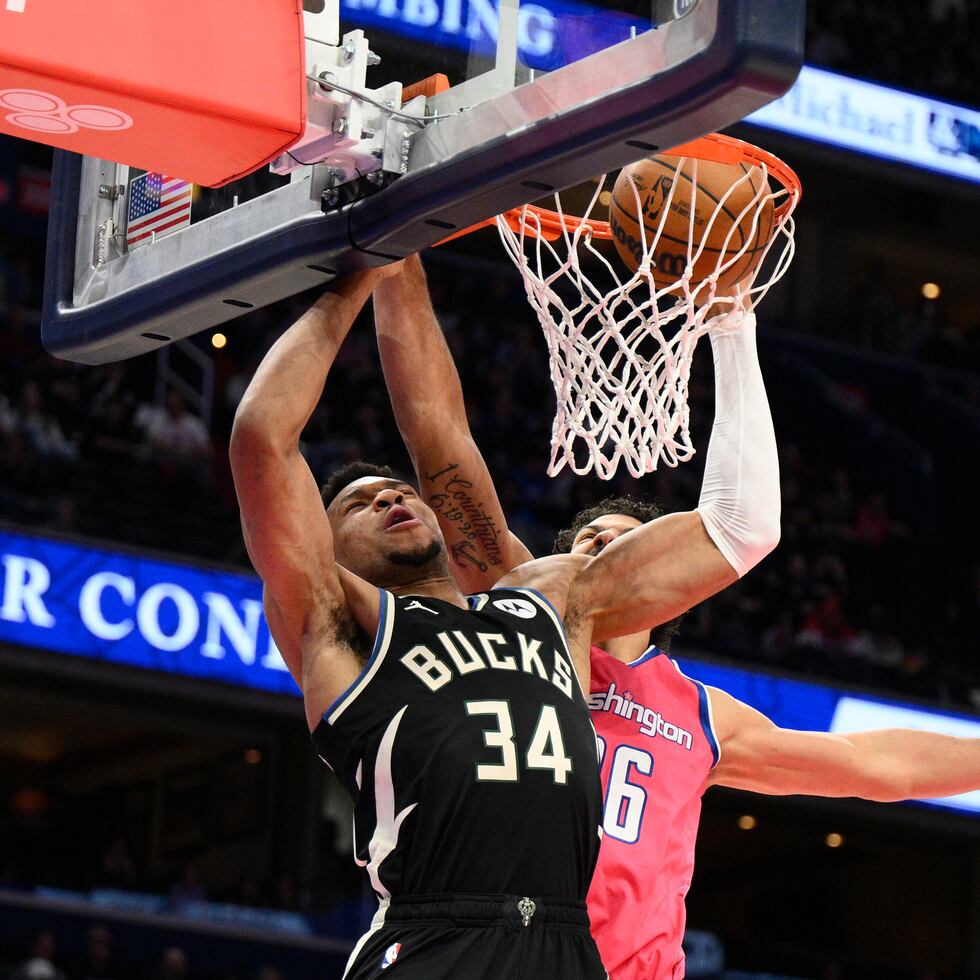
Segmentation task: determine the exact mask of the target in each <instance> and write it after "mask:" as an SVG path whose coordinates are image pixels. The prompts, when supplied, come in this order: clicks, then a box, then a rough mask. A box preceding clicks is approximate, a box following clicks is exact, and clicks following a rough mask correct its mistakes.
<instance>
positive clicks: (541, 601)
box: [506, 588, 589, 701]
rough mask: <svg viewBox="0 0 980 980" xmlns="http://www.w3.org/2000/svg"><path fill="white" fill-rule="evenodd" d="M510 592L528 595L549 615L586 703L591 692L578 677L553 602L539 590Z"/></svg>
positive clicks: (515, 590) (563, 629)
mask: <svg viewBox="0 0 980 980" xmlns="http://www.w3.org/2000/svg"><path fill="white" fill-rule="evenodd" d="M506 591H508V592H519V593H520V594H521V595H526V596H527V597H528V598H529V599H531V601H532V602H534V603H535V604H536V605H538V606H539V607H540V608H541V609H543V610H544V611H545V613H547V615H548V617H549V618H550V619H551V621H552V623H553V624H554V626H555V629H556V630H557V631H558V636H559V638H560V639H561V646H562V652H563V653H564V654H565V656H566V657H568V665H569V667H571V668H572V673H573V674H574V675H575V681H576V683H577V685H578V689H579V690H580V691H581V692H582V697H584V698H585V700H586V701H588V699H589V692H588V691H586V690H585V688H584V687H582V680H581V678H580V677H579V676H578V671H577V670H576V669H575V661H574V659H573V658H572V651H571V649H570V648H569V646H568V634H567V633H566V632H565V624H564V622H563V621H562V618H561V616H559V615H558V610H557V609H555V607H554V606H553V605H552V604H551V600H550V599H549V598H548V597H547V596H546V595H545V594H544V593H543V592H538V590H537V589H527V588H522V589H507V590H506Z"/></svg>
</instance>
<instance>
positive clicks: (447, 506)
mask: <svg viewBox="0 0 980 980" xmlns="http://www.w3.org/2000/svg"><path fill="white" fill-rule="evenodd" d="M425 479H426V480H427V481H428V482H429V483H430V484H432V490H431V491H430V494H429V506H430V507H431V508H432V509H433V510H434V511H435V512H436V513H437V514H438V515H440V516H441V517H443V518H444V519H445V520H447V521H449V522H450V523H451V524H452V525H453V526H454V527H455V528H456V530H457V531H458V532H459V534H460V535H461V538H462V539H461V540H459V541H457V542H456V543H455V544H451V545H450V549H449V550H450V553H451V554H452V557H453V561H454V562H455V563H456V564H457V565H466V564H467V563H469V564H471V565H474V566H476V567H477V568H478V569H479V570H480V571H481V572H485V571H487V569H488V567H489V566H490V565H500V564H501V563H502V562H503V557H502V555H501V550H502V549H501V543H500V528H499V527H498V526H497V524H496V522H495V521H494V519H493V518H492V517H490V515H489V514H487V512H486V510H485V508H484V507H483V505H482V504H481V503H480V502H479V501H478V500H475V499H474V498H473V496H472V495H471V493H470V491H471V490H472V489H473V484H472V482H471V481H470V480H467V479H465V477H464V476H463V475H462V474H461V473H460V472H459V463H450V464H449V465H448V466H447V467H446V468H445V469H442V470H439V472H438V473H426V475H425Z"/></svg>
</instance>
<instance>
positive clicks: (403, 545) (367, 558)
mask: <svg viewBox="0 0 980 980" xmlns="http://www.w3.org/2000/svg"><path fill="white" fill-rule="evenodd" d="M327 517H328V518H329V519H330V527H331V530H332V531H333V537H334V555H335V556H336V559H337V561H338V562H339V563H340V564H341V565H343V566H344V567H345V568H347V569H350V571H352V572H354V573H355V574H357V575H360V576H361V577H362V578H364V579H366V580H367V581H368V582H371V583H372V584H374V585H387V584H397V582H398V581H400V580H401V579H403V578H411V577H412V576H413V573H415V572H418V571H426V570H429V569H430V567H431V566H433V565H435V564H438V563H440V562H442V561H444V559H445V550H446V549H445V544H444V542H443V539H442V533H441V532H440V530H439V522H438V520H437V518H436V515H435V514H434V513H433V512H432V511H431V510H430V509H429V508H428V507H427V506H426V505H425V504H424V503H423V502H422V500H421V498H420V497H419V495H418V494H417V493H416V491H415V489H414V488H413V487H411V486H409V485H408V484H407V483H402V482H401V481H400V480H391V479H386V478H384V477H362V478H361V479H360V480H355V481H354V482H353V483H350V484H348V485H347V486H346V487H344V489H343V490H341V491H340V493H339V494H337V496H336V497H335V498H334V499H333V501H331V503H330V506H329V507H328V508H327Z"/></svg>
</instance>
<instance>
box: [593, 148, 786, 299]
mask: <svg viewBox="0 0 980 980" xmlns="http://www.w3.org/2000/svg"><path fill="white" fill-rule="evenodd" d="M695 167H696V170H695ZM746 175H748V176H747V177H746ZM694 181H696V184H695V183H694ZM675 182H677V187H676V188H675V189H674V193H673V197H672V198H671V201H670V209H669V211H668V213H667V216H666V218H663V216H662V212H661V209H662V208H663V205H664V202H665V200H666V199H667V197H668V196H669V195H670V190H671V187H672V186H673V185H674V183H675ZM764 182H765V177H764V175H763V172H762V170H760V169H759V168H758V167H747V166H746V165H745V164H744V163H740V164H727V163H716V162H714V161H710V160H694V159H691V158H681V157H672V156H658V157H652V158H649V159H646V160H640V161H638V162H637V163H634V164H632V165H631V166H629V167H624V168H623V170H622V172H621V173H620V175H619V177H617V178H616V183H615V185H614V187H613V192H612V200H611V201H610V204H609V224H610V227H611V230H612V234H613V242H614V244H615V246H616V251H617V252H618V253H619V256H620V258H621V259H622V260H623V262H625V263H626V265H627V266H629V268H630V269H631V270H633V271H634V272H635V271H636V270H637V268H638V267H639V265H640V260H641V258H642V255H643V249H644V237H642V236H641V234H640V224H639V222H640V218H639V215H638V214H637V198H639V204H640V210H642V212H643V223H644V230H645V243H646V246H647V247H649V246H650V244H651V243H652V242H653V241H654V239H655V238H656V235H657V230H658V229H659V228H660V227H661V220H663V228H662V231H661V232H660V238H659V240H658V241H657V246H656V249H655V250H654V255H653V260H654V266H653V277H654V280H655V282H656V283H657V286H658V287H659V288H663V287H665V286H668V285H669V284H671V283H674V282H676V281H677V280H679V279H680V278H681V277H682V276H683V275H684V271H685V269H686V268H687V261H688V243H689V242H690V245H691V249H690V252H691V255H692V256H694V255H696V254H697V251H698V248H699V247H700V246H701V244H702V241H703V243H704V248H703V249H702V251H701V254H700V256H699V257H698V258H697V260H696V261H695V262H694V269H693V273H692V276H691V284H692V289H694V288H696V287H697V286H698V285H699V284H700V283H701V282H703V281H704V279H706V278H707V277H708V276H709V275H710V274H711V273H712V272H714V270H715V269H716V268H717V267H718V266H719V265H721V264H722V263H724V262H727V261H728V260H730V259H732V258H735V257H736V256H738V258H737V259H736V261H735V262H733V264H732V265H731V267H730V268H727V269H725V270H724V272H722V273H721V275H719V277H718V292H720V293H724V292H727V291H730V290H731V289H732V288H733V287H734V286H735V284H736V283H738V282H740V281H741V280H742V279H744V278H745V277H746V276H747V275H749V274H750V273H752V272H754V271H755V269H756V268H757V267H758V265H759V263H760V262H761V261H762V256H763V254H764V253H765V248H766V245H767V244H768V242H769V239H770V238H771V237H772V233H773V204H772V199H771V198H767V199H766V200H765V201H764V202H763V203H762V204H761V207H760V202H759V200H758V199H756V200H753V199H755V198H756V195H758V194H759V192H760V190H762V191H763V193H765V192H766V188H765V187H764ZM735 185H737V186H735ZM692 186H693V194H692ZM634 187H635V188H636V190H635V193H634ZM733 187H734V189H732V191H731V193H730V194H728V196H727V197H725V195H726V192H728V191H729V189H730V188H733ZM723 198H724V203H723V204H721V206H719V205H720V202H721V201H722V199H723ZM692 199H693V200H692ZM692 203H693V209H694V224H693V228H692V226H691V207H692ZM716 211H717V214H716V213H715V212H716ZM756 213H758V220H757V221H756V223H755V227H754V228H753V219H754V217H755V215H756ZM712 216H714V217H713V219H712ZM733 229H734V230H733ZM730 231H731V232H732V233H731V236H730V237H729V232H730ZM726 239H727V246H726ZM743 250H744V251H743Z"/></svg>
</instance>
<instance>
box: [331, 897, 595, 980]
mask: <svg viewBox="0 0 980 980" xmlns="http://www.w3.org/2000/svg"><path fill="white" fill-rule="evenodd" d="M379 978H384V980H388V978H391V980H607V974H606V971H605V969H604V967H603V965H602V961H601V960H600V959H599V951H598V949H596V945H595V940H593V938H592V935H591V933H590V932H589V915H588V912H587V911H586V909H585V903H584V902H575V901H569V900H565V899H549V898H525V897H521V896H519V895H422V896H412V897H402V898H393V899H391V901H390V904H389V905H388V907H387V908H386V909H384V910H383V911H379V913H378V915H377V916H376V917H375V921H374V924H373V925H372V928H371V930H370V931H369V932H368V933H366V934H365V935H364V936H363V937H362V938H361V941H360V942H359V943H358V945H357V947H356V948H355V951H354V953H353V954H352V956H351V960H350V963H349V964H348V967H347V972H346V973H345V974H344V980H379Z"/></svg>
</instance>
